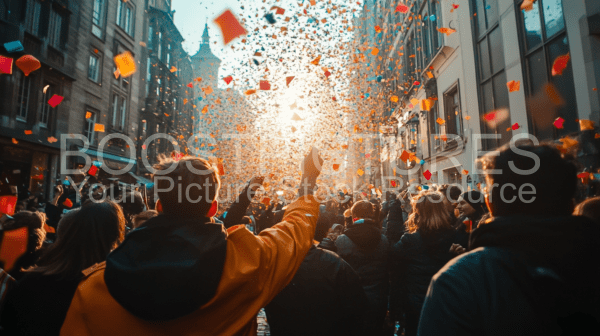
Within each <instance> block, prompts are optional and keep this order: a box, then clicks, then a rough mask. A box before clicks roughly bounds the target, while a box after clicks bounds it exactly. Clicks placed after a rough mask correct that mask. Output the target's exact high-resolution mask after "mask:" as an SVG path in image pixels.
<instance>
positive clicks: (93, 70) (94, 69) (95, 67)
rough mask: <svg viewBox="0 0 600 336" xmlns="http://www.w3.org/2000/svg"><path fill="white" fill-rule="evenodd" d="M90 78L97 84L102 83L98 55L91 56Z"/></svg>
mask: <svg viewBox="0 0 600 336" xmlns="http://www.w3.org/2000/svg"><path fill="white" fill-rule="evenodd" d="M88 78H89V79H90V80H91V81H93V82H95V83H100V56H98V55H94V54H91V55H90V64H89V67H88Z"/></svg>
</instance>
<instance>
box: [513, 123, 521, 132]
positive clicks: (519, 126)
mask: <svg viewBox="0 0 600 336" xmlns="http://www.w3.org/2000/svg"><path fill="white" fill-rule="evenodd" d="M511 128H512V130H513V131H516V130H518V129H519V128H521V125H519V123H514V124H513V125H512V126H511Z"/></svg>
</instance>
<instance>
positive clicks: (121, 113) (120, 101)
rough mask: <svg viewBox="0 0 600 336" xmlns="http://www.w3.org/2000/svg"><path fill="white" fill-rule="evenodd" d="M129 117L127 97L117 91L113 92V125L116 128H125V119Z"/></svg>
mask: <svg viewBox="0 0 600 336" xmlns="http://www.w3.org/2000/svg"><path fill="white" fill-rule="evenodd" d="M126 119H127V98H126V97H125V96H121V95H119V94H117V93H113V101H112V126H113V128H114V129H116V130H120V131H124V130H125V121H126Z"/></svg>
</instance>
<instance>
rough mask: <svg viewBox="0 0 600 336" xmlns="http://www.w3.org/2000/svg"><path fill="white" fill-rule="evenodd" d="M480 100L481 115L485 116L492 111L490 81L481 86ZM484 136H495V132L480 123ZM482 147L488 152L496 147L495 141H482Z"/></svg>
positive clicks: (492, 95) (492, 92)
mask: <svg viewBox="0 0 600 336" xmlns="http://www.w3.org/2000/svg"><path fill="white" fill-rule="evenodd" d="M481 99H482V100H483V111H481V114H482V115H483V114H486V113H488V112H491V111H493V110H494V91H493V90H492V81H491V80H490V81H488V82H487V83H485V84H483V85H481ZM482 125H483V133H484V134H496V130H494V129H491V128H490V127H489V125H488V124H487V123H485V122H484V123H482ZM481 142H482V146H483V148H484V149H486V150H488V149H491V148H494V147H496V140H494V139H482V140H481Z"/></svg>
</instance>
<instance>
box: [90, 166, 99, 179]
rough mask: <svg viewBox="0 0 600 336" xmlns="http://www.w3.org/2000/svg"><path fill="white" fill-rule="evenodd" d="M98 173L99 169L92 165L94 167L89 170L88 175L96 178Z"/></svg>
mask: <svg viewBox="0 0 600 336" xmlns="http://www.w3.org/2000/svg"><path fill="white" fill-rule="evenodd" d="M97 173H98V167H97V166H94V165H92V167H91V168H90V170H88V175H90V176H96V174H97Z"/></svg>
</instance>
